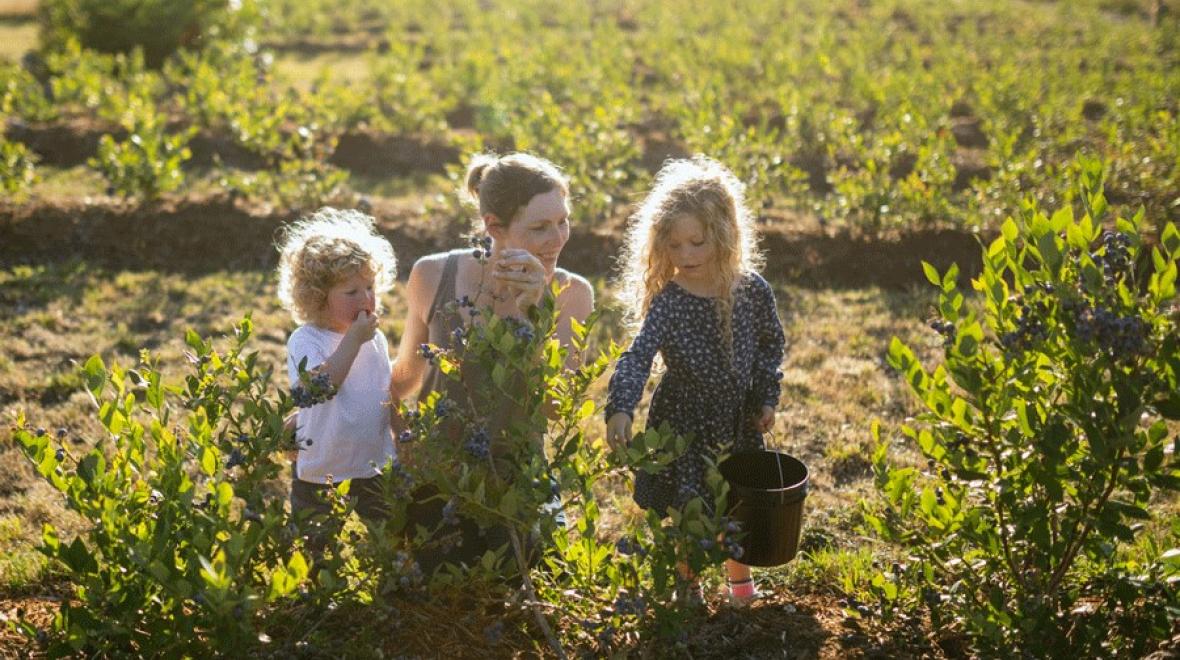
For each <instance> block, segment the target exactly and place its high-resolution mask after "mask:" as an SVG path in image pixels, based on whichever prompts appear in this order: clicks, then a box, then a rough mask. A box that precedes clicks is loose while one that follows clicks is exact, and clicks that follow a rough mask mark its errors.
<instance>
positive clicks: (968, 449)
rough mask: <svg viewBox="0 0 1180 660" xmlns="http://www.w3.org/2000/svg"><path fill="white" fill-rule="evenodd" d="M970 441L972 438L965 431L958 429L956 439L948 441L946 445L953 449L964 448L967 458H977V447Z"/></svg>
mask: <svg viewBox="0 0 1180 660" xmlns="http://www.w3.org/2000/svg"><path fill="white" fill-rule="evenodd" d="M970 442H971V439H970V438H968V437H967V434H966V433H963V432H962V431H956V432H955V437H954V439H953V440H951V441H950V442H947V443H946V446H947V448H948V449H950V450H951V451H960V450H962V452H963V453H964V454H965V455H966V456H967V458H975V456H976V453H975V448H974V447H972V446H971V444H970Z"/></svg>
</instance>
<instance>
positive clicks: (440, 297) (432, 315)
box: [418, 251, 463, 401]
mask: <svg viewBox="0 0 1180 660" xmlns="http://www.w3.org/2000/svg"><path fill="white" fill-rule="evenodd" d="M461 254H462V252H456V251H452V252H450V253H448V254H447V260H446V263H445V264H443V272H442V277H440V278H439V280H438V289H436V290H435V292H434V300H432V301H431V303H430V310H429V311H428V312H427V313H426V331H427V333H426V341H428V342H430V343H431V344H434V345H435V346H438V347H439V348H451V346H452V345H453V343H454V338H455V335H454V332H455V329H456V328H460V327H462V326H463V319H461V318H459V315H458V314H457V313H456V312H455V311H454V310H453V309H448V308H447V306H446V305H447V303H449V302H454V301H455V298H456V296H455V275H456V274H457V273H458V272H459V256H460V255H461ZM446 385H447V378H446V376H444V375H443V373H442V372H441V371H439V368H438V366H436V365H434V364H431V365H429V366H427V368H426V377H425V378H424V379H423V380H422V389H420V390H418V400H419V401H421V400H424V399H425V398H426V395H428V394H430V393H431V392H434V391H436V390H437V391H444V390H445V389H446Z"/></svg>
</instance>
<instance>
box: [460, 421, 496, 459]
mask: <svg viewBox="0 0 1180 660" xmlns="http://www.w3.org/2000/svg"><path fill="white" fill-rule="evenodd" d="M463 449H464V450H465V451H466V452H467V453H468V454H471V455H472V456H473V457H475V458H478V459H480V460H484V459H486V458H487V457H489V456H491V455H492V438H491V436H490V435H488V431H487V429H485V428H483V427H482V426H481V427H479V428H477V429H475V430H474V431H472V432H471V435H469V436H467V441H466V442H464V443H463Z"/></svg>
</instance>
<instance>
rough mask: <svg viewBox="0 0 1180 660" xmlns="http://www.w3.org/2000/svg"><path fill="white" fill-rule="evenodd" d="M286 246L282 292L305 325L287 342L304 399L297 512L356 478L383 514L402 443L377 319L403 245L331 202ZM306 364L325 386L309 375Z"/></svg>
mask: <svg viewBox="0 0 1180 660" xmlns="http://www.w3.org/2000/svg"><path fill="white" fill-rule="evenodd" d="M279 251H280V253H281V256H280V259H279V269H278V276H279V300H280V301H281V302H282V304H283V307H284V308H285V309H287V310H288V311H289V312H291V316H292V317H293V318H294V319H295V321H296V322H297V323H300V324H302V325H300V326H299V327H298V328H296V330H295V331H294V332H292V333H291V337H290V339H288V340H287V370H288V372H289V374H290V378H291V385H292V387H293V388H294V389H295V392H296V397H295V398H296V402H297V404H298V405H299V406H300V408H299V411H298V414H297V416H296V422H295V425H296V435H295V437H296V442H297V443H298V444H299V446H300V451H299V454H298V456H299V457H298V460H297V461H296V463H295V475H294V478H293V479H292V480H291V513H292V515H298V514H299V513H300V512H303V511H312V512H316V513H327V512H328V511H330V506H329V505H328V504H327V502H326V501H325V500H324V499H323V497H322V494H323V491H325V490H326V489H327V488H329V487H330V486H329V484H339V483H340V482H342V481H344V480H346V479H351V480H352V485H351V487H350V490H349V494H350V496H352V497H355V498H356V503H357V507H356V510H357V512H358V513H360V514H361V515H365V516H380V515H381V509H382V507H381V497H380V495H381V494H380V485H379V484H378V483H377V480H376V479H375V475H376V471H375V467H376V468H381V467H383V466H384V465H385V464H386V462H388V461H389V460H391V459H393V458H394V455H395V447H394V440H393V430H392V428H391V426H390V409H389V405H388V399H389V377H390V372H391V364H390V361H389V347H388V345H387V343H386V340H385V335H384V334H382V332H381V330H380V329H378V327H377V325H378V321H379V316H378V314H379V313H380V311H381V306H380V303H381V298H380V295H381V294H382V293H385V292H386V291H389V290H390V289H391V288H392V287H393V281H394V277H395V276H396V272H397V271H396V260H395V257H394V254H393V247H392V246H390V244H389V242H388V241H386V240H385V238H384V237H382V236H381V235H380V234H378V233H377V231H376V228H375V226H374V223H373V218H371V217H369V216H367V215H364V214H363V213H360V212H358V211H339V210H336V209H332V208H324V209H320V210H319V211H317V212H316V213H315V214H313V215H312V216H311V217H309V218H306V219H304V220H301V221H300V222H297V223H295V224H294V225H292V226H290V227H289V228H287V230H286V232H285V235H284V237H283V240H282V242H281V244H280V246H279ZM301 363H303V366H304V368H305V369H306V370H307V371H308V372H309V373H310V374H311V375H312V378H311V379H310V380H311V381H312V382H314V383H315V384H316V386H315V387H308V384H307V383H306V382H301V379H300V375H299V368H300V364H301Z"/></svg>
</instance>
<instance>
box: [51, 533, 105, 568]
mask: <svg viewBox="0 0 1180 660" xmlns="http://www.w3.org/2000/svg"><path fill="white" fill-rule="evenodd" d="M58 556H59V557H60V558H61V560H62V561H63V562H65V564H66V566H69V567H70V570H72V571H74V573H76V574H83V575H84V574H87V573H93V572H94V571H97V570H98V562H96V561H94V556H93V555H91V554H90V550H89V549H88V548H87V547H86V544H85V543H83V542H82V539H81V537H78V538H75V539H74V542H73V543H71V544H70V545H68V546H66V547H65V548H64V549H62V550H61V552H60V553H59V554H58Z"/></svg>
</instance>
